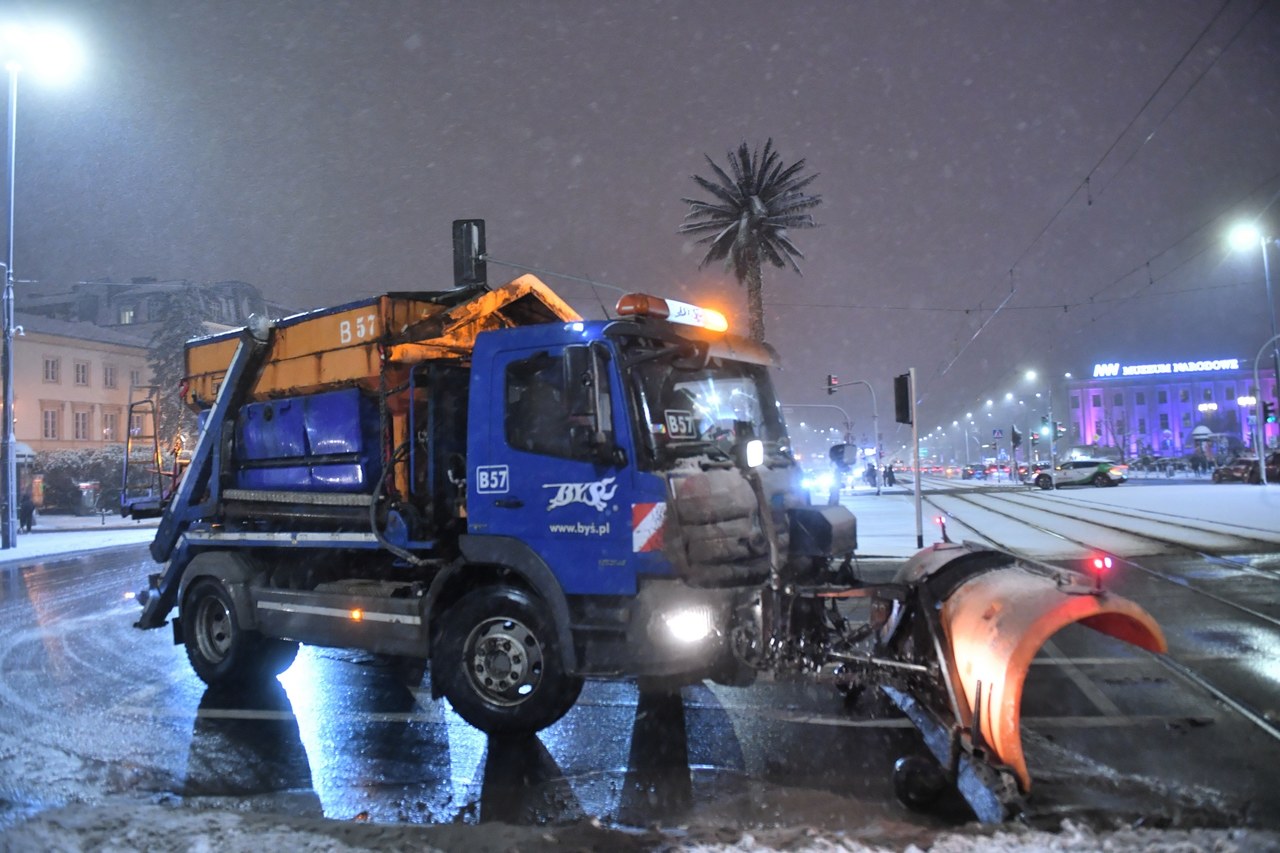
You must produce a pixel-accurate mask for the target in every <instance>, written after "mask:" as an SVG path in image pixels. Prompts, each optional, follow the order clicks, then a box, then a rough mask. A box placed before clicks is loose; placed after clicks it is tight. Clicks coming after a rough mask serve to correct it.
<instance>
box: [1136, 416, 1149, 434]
mask: <svg viewBox="0 0 1280 853" xmlns="http://www.w3.org/2000/svg"><path fill="white" fill-rule="evenodd" d="M1138 433H1139V434H1140V435H1146V434H1147V419H1146V418H1138Z"/></svg>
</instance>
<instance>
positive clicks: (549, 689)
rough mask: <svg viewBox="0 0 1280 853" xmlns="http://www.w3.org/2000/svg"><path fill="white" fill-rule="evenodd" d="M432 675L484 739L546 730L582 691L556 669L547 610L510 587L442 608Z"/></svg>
mask: <svg viewBox="0 0 1280 853" xmlns="http://www.w3.org/2000/svg"><path fill="white" fill-rule="evenodd" d="M431 672H432V677H433V678H434V679H435V681H436V684H437V685H439V688H440V692H441V693H443V694H444V696H445V698H446V699H448V700H449V704H451V705H453V710H455V711H457V712H458V716H460V717H462V719H464V720H466V721H467V722H468V723H470V724H471V725H473V726H475V727H476V728H477V729H480V730H481V731H482V732H485V733H486V734H495V735H496V734H517V733H532V732H536V731H539V730H541V729H544V728H546V727H547V726H549V725H551V724H552V723H554V722H556V720H559V719H560V718H561V717H563V716H564V715H565V714H566V713H568V711H569V709H570V708H571V707H573V703H574V702H576V701H577V699H578V694H579V693H580V692H581V691H582V679H581V678H578V677H576V676H573V675H570V674H569V673H566V672H565V671H564V668H563V666H562V665H561V661H560V648H559V645H558V644H557V642H556V634H555V630H554V625H553V623H552V620H551V618H550V617H549V616H548V615H547V613H546V609H545V608H544V607H543V606H542V604H541V602H539V601H538V599H537V598H535V597H534V596H532V595H530V594H529V593H527V592H525V591H523V590H519V589H515V588H513V587H507V586H494V587H486V588H483V589H477V590H473V591H472V592H469V593H467V594H466V595H464V596H463V597H462V599H461V600H460V601H458V602H457V603H456V604H454V605H452V606H450V607H449V608H448V609H447V610H445V611H444V613H443V614H442V615H441V616H440V633H439V634H438V635H437V638H436V641H435V644H434V647H433V649H432V654H431Z"/></svg>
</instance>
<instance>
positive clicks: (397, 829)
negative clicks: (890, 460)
mask: <svg viewBox="0 0 1280 853" xmlns="http://www.w3.org/2000/svg"><path fill="white" fill-rule="evenodd" d="M942 485H944V484H943V482H941V481H930V482H927V483H926V488H937V487H939V486H942ZM946 485H960V483H946ZM974 485H981V484H980V483H979V484H974ZM1005 488H1006V489H1007V491H1008V493H1009V494H1011V495H1012V494H1026V495H1028V496H1030V495H1031V494H1033V493H1030V492H1028V491H1027V490H1026V488H1025V487H1019V486H1013V485H1008V486H1006V487H1005ZM1051 497H1052V498H1055V499H1059V500H1064V501H1072V500H1074V501H1078V502H1079V504H1080V505H1081V506H1082V507H1095V508H1096V507H1097V506H1101V507H1103V508H1104V509H1105V508H1108V507H1109V508H1112V509H1114V510H1116V511H1125V512H1128V511H1134V510H1142V511H1144V512H1147V513H1152V514H1155V515H1156V516H1160V515H1161V514H1164V515H1169V516H1174V517H1178V518H1188V517H1190V518H1194V519H1200V520H1204V521H1207V522H1210V523H1211V524H1213V525H1223V526H1225V525H1240V526H1244V527H1251V528H1255V529H1261V530H1270V531H1276V533H1277V538H1280V486H1270V487H1258V486H1247V485H1241V484H1222V485H1215V484H1210V483H1188V484H1181V485H1179V486H1177V487H1154V488H1138V487H1129V488H1126V487H1124V486H1121V487H1119V488H1114V489H1091V488H1085V489H1073V490H1063V491H1061V492H1059V493H1055V494H1054V495H1052V496H1051ZM843 503H844V504H845V505H846V506H849V507H850V508H851V509H852V510H853V511H854V512H855V513H856V514H857V516H858V536H859V552H860V553H861V554H864V555H874V556H886V557H906V556H909V555H910V554H912V553H914V552H915V550H916V524H915V507H914V502H913V500H912V498H911V495H910V494H909V493H907V492H904V491H903V490H901V489H899V490H895V491H894V492H885V493H884V494H881V495H879V496H877V495H875V494H874V492H873V491H870V490H861V491H857V492H854V493H852V494H848V493H846V495H845V496H844V497H843ZM933 514H936V511H935V512H934V513H933ZM988 521H989V523H990V524H991V525H993V526H991V527H986V532H988V533H990V534H991V535H993V536H997V535H1007V534H1008V532H1009V529H1011V528H1012V526H1013V523H1012V522H1008V521H1004V522H1000V521H992V520H990V519H988ZM923 522H924V524H923V526H924V543H925V544H926V545H929V544H932V543H933V542H935V541H938V528H937V526H936V525H935V524H934V523H933V522H932V519H931V514H930V510H929V509H928V508H926V509H925V511H924V516H923ZM95 524H98V520H95V519H90V520H87V521H86V520H61V521H60V520H58V519H56V518H51V519H47V520H46V523H45V525H44V528H43V529H42V530H39V531H38V532H36V533H32V534H24V535H22V536H20V537H19V539H18V546H17V548H15V549H11V550H9V551H5V552H0V563H4V562H10V561H13V560H18V559H23V560H25V559H30V558H36V557H46V556H54V555H58V554H69V553H81V552H85V551H90V550H96V549H99V548H104V547H113V546H118V545H127V544H134V543H144V542H149V541H150V540H151V538H152V537H153V536H154V527H153V526H152V527H145V526H126V525H122V524H120V523H119V522H116V523H115V524H114V525H113V526H110V527H108V526H106V525H100V526H94V525H95ZM1196 536H1200V537H1201V538H1207V537H1206V536H1205V535H1203V534H1194V535H1192V536H1190V537H1189V538H1190V539H1193V540H1194V539H1195V537H1196ZM909 834H910V835H911V837H912V839H913V840H910V841H905V842H902V843H898V844H891V845H888V846H886V845H885V844H884V843H877V842H871V841H867V840H866V839H876V838H883V837H886V836H890V837H901V833H900V831H899V832H898V833H894V832H887V831H885V830H884V828H877V827H868V829H867V832H866V833H865V834H863V833H860V836H861V837H860V838H852V837H849V836H848V835H847V834H835V833H817V832H813V831H810V830H805V829H802V828H801V829H796V828H787V829H763V830H740V829H737V828H734V827H722V826H708V827H696V826H694V827H684V828H677V829H666V830H657V829H651V830H644V831H627V830H619V829H609V828H606V827H603V826H600V825H599V824H597V823H595V822H593V821H587V822H582V823H577V824H572V825H566V826H512V825H508V824H498V823H486V824H479V825H469V824H451V825H442V826H421V825H398V824H397V825H390V824H371V823H368V822H365V821H360V820H356V821H337V820H323V819H315V818H303V817H297V816H292V815H283V814H280V815H273V814H261V813H252V812H243V811H229V810H215V809H208V808H200V807H192V806H186V805H171V804H157V803H153V802H139V801H137V800H133V799H127V798H122V797H115V798H112V799H110V800H108V801H107V802H106V803H105V804H97V805H75V804H72V805H68V806H64V807H61V808H57V809H51V810H48V811H44V812H41V813H39V814H37V815H34V816H32V817H31V818H30V819H28V820H27V821H25V822H23V823H20V824H17V825H15V826H11V827H9V828H8V829H6V830H5V831H4V832H3V833H2V834H0V853H10V852H11V851H12V853H45V852H46V851H142V850H145V851H193V852H194V853H204V851H219V853H223V851H227V852H228V853H235V852H236V851H255V853H257V851H264V850H272V851H274V850H290V851H302V853H313V852H314V853H320V851H325V852H326V853H328V852H329V851H332V852H333V853H340V851H359V850H380V851H382V850H415V851H417V850H423V851H426V850H448V851H452V850H465V851H469V853H470V851H476V852H477V853H487V852H488V851H493V853H499V851H512V850H515V851H559V850H607V851H610V853H629V851H650V850H663V851H667V850H673V851H674V850H687V851H699V853H701V851H707V853H711V851H772V850H787V851H815V853H825V852H826V851H848V853H863V851H889V850H893V851H899V850H900V851H933V853H976V851H995V853H1021V851H1060V852H1061V853H1075V851H1093V850H1106V851H1113V853H1127V851H1139V850H1141V851H1157V853H1200V851H1205V853H1208V851H1214V852H1215V853H1230V851H1241V852H1242V853H1246V852H1247V851H1248V852H1250V853H1251V851H1280V833H1274V832H1259V831H1254V830H1240V829H1231V830H1159V829H1144V828H1120V829H1116V830H1114V831H1110V832H1098V831H1094V830H1091V829H1088V828H1085V827H1082V826H1078V825H1074V824H1071V823H1065V824H1064V825H1063V826H1062V827H1061V829H1060V831H1058V832H1056V833H1048V832H1042V831H1035V830H1030V829H1027V828H1025V827H1020V826H1004V827H999V828H997V829H983V828H978V827H965V828H962V829H959V830H957V831H953V832H945V833H937V834H934V833H931V832H930V831H928V830H925V829H923V828H922V829H919V830H918V831H916V832H912V833H909Z"/></svg>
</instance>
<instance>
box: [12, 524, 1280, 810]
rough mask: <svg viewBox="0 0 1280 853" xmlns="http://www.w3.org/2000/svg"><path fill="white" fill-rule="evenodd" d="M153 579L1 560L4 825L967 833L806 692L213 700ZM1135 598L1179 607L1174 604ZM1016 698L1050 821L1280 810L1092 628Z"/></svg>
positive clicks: (278, 689)
mask: <svg viewBox="0 0 1280 853" xmlns="http://www.w3.org/2000/svg"><path fill="white" fill-rule="evenodd" d="M152 568H153V566H152V564H150V562H149V561H148V559H147V557H146V554H145V550H144V549H142V548H135V549H127V550H122V551H117V552H109V553H98V554H94V555H92V556H91V557H86V558H79V559H70V560H61V561H50V562H47V563H43V564H38V565H32V566H26V567H16V566H9V567H0V578H2V583H0V829H2V828H3V827H4V826H5V825H7V824H8V823H11V822H12V821H14V820H16V819H18V818H19V817H20V816H21V815H23V814H26V813H30V812H33V811H37V810H40V809H42V808H46V807H49V806H52V805H58V804H62V803H66V802H69V801H85V802H96V801H100V800H101V799H102V798H104V797H106V796H108V795H111V794H117V793H124V794H129V795H133V796H142V797H146V798H151V799H156V798H160V799H162V800H166V799H181V800H184V801H188V802H195V803H203V804H213V805H225V806H226V807H232V808H237V809H245V808H248V809H253V810H261V811H285V812H288V813H290V814H295V815H309V816H317V817H319V816H326V817H333V818H339V819H369V820H373V821H379V822H408V823H474V822H480V821H503V822H507V823H518V824H533V825H544V824H555V823H563V822H568V821H576V820H582V819H590V820H597V821H600V822H601V823H604V824H607V825H621V826H628V827H648V826H662V827H676V826H682V825H687V824H689V823H691V822H699V823H703V824H709V823H714V824H716V825H725V826H737V827H743V826H756V825H780V826H804V825H808V826H815V827H820V828H823V829H832V830H845V831H847V832H850V833H853V834H855V835H856V834H858V833H865V832H867V831H869V830H868V827H875V826H884V825H886V824H889V823H896V824H898V825H903V824H910V825H916V826H937V825H939V824H940V823H946V822H955V821H962V820H964V819H965V812H964V810H963V807H962V806H961V805H960V804H959V803H958V802H954V801H951V802H948V803H947V804H946V805H945V807H944V809H943V811H942V813H941V814H940V815H930V816H921V815H918V814H913V813H910V812H907V811H906V810H905V809H904V808H902V807H901V806H900V805H899V804H898V803H897V802H896V801H895V799H894V796H893V789H892V782H891V777H890V771H891V768H892V766H893V762H894V760H895V759H897V758H898V757H900V756H902V755H904V754H910V753H916V752H919V751H920V750H921V747H920V746H919V741H918V736H917V735H916V733H915V731H914V729H912V728H911V727H910V725H909V724H907V723H906V722H905V721H904V720H902V719H901V718H898V717H896V716H887V715H886V716H875V715H874V714H871V713H868V710H869V708H868V707H865V706H860V707H858V708H850V707H846V703H845V700H844V698H843V697H841V696H840V695H839V694H838V693H836V692H835V691H834V690H832V689H830V688H827V687H822V686H817V685H802V684H785V683H761V684H757V685H756V686H754V687H751V688H725V687H717V686H698V687H693V688H686V689H685V690H684V691H683V692H682V693H676V694H670V693H657V692H655V693H647V692H646V693H641V692H639V691H638V690H637V688H636V686H635V685H633V684H625V683H623V684H614V683H589V684H588V686H587V688H586V689H585V690H584V692H583V695H582V699H581V701H580V702H579V704H578V705H577V706H575V708H574V709H573V710H572V711H571V712H570V713H569V714H568V715H567V716H566V717H565V718H564V719H563V720H561V721H560V722H559V723H557V724H556V725H555V726H552V727H551V728H549V729H547V730H546V731H544V732H542V733H541V734H540V735H539V736H537V737H524V738H503V739H499V738H487V737H485V736H484V735H483V734H481V733H480V732H479V731H477V730H475V729H473V728H471V727H470V726H469V725H467V724H466V723H464V722H463V721H462V720H461V719H460V718H459V717H457V716H456V715H455V714H454V713H453V712H452V710H451V709H450V708H449V706H448V704H447V703H445V702H443V701H435V700H433V699H432V698H431V696H430V688H429V680H428V681H425V682H421V683H415V682H406V680H405V679H404V677H403V675H402V673H403V670H404V667H402V666H398V665H397V664H396V662H394V661H390V660H387V659H384V658H380V657H377V656H373V655H367V654H364V653H358V652H349V651H337V650H329V649H320V648H313V647H304V648H303V649H302V651H301V653H300V654H299V656H298V659H297V661H296V663H295V664H294V665H293V666H292V667H291V668H290V669H289V670H288V671H287V672H286V673H284V675H282V676H281V677H280V679H279V680H278V681H271V682H269V683H267V684H266V685H265V686H261V687H259V688H256V689H253V690H248V691H246V690H239V691H232V690H227V689H217V690H214V689H205V687H204V685H203V684H202V683H201V682H200V681H199V680H198V679H197V678H196V677H195V675H194V674H193V673H192V671H191V669H190V667H189V666H188V665H187V663H186V660H185V653H184V651H183V649H182V647H180V646H175V645H173V644H172V642H171V635H170V632H169V630H168V629H167V628H166V629H162V630H159V631H152V632H143V631H138V630H136V629H134V628H133V627H132V623H133V621H134V619H136V618H137V607H136V604H135V603H133V602H132V601H129V600H128V599H127V598H126V597H125V593H126V592H127V591H128V590H130V589H132V588H134V587H136V586H137V585H138V583H139V579H140V578H142V577H145V574H146V573H147V572H148V571H150V570H152ZM1129 582H1130V583H1134V584H1138V583H1141V582H1142V579H1141V578H1132V579H1130V581H1129ZM1124 592H1125V594H1128V595H1133V596H1134V597H1135V598H1138V599H1139V600H1142V599H1143V598H1144V596H1145V597H1146V598H1147V600H1149V601H1152V603H1153V606H1156V607H1158V608H1162V609H1163V608H1166V607H1170V606H1176V603H1175V602H1173V601H1172V600H1171V599H1169V598H1168V597H1169V596H1172V595H1175V594H1176V592H1169V591H1167V590H1161V591H1159V593H1158V595H1157V593H1156V592H1155V591H1152V590H1144V589H1142V588H1131V589H1126V590H1124ZM1160 596H1163V597H1164V599H1161V598H1160ZM1168 623H1169V624H1168V625H1167V626H1166V627H1169V628H1172V629H1173V630H1174V631H1175V633H1176V634H1177V636H1178V637H1180V638H1182V639H1184V640H1185V642H1187V643H1193V644H1197V648H1199V649H1200V650H1201V651H1202V652H1204V653H1205V655H1206V656H1208V657H1211V658H1213V659H1214V660H1219V658H1220V659H1221V661H1222V664H1221V665H1222V666H1226V665H1228V664H1234V662H1235V661H1236V659H1237V658H1241V656H1244V657H1247V658H1249V659H1250V660H1252V658H1254V657H1256V654H1254V653H1253V651H1251V650H1250V649H1251V648H1253V647H1254V646H1257V645H1258V643H1266V642H1268V641H1267V639H1266V638H1261V637H1259V638H1257V639H1256V641H1255V642H1254V643H1253V644H1252V646H1251V647H1250V648H1236V647H1234V646H1231V645H1230V644H1224V643H1222V642H1219V641H1216V640H1214V638H1216V637H1222V636H1227V635H1238V633H1239V629H1240V626H1234V625H1232V624H1231V623H1230V622H1229V621H1228V620H1227V619H1226V618H1222V619H1219V620H1217V621H1216V622H1215V623H1214V625H1213V626H1208V625H1205V624H1201V623H1200V622H1199V621H1197V620H1195V619H1191V618H1188V619H1187V624H1185V625H1180V624H1179V623H1178V620H1177V619H1176V618H1171V619H1169V620H1168ZM1249 630H1251V631H1254V632H1255V633H1256V631H1257V628H1256V626H1255V627H1254V628H1251V629H1249ZM1197 631H1198V632H1199V634H1197ZM1197 637H1199V639H1197ZM1274 641H1275V638H1274V637H1271V638H1270V640H1269V643H1270V646H1268V647H1271V646H1274ZM1241 659H1242V660H1243V659H1244V658H1241ZM1251 666H1253V664H1251V663H1248V662H1247V661H1246V662H1245V663H1243V664H1241V665H1240V666H1239V667H1237V669H1244V670H1246V671H1247V670H1248V668H1249V667H1251ZM1268 671H1270V670H1268ZM1025 708H1026V711H1027V715H1028V718H1027V720H1026V729H1027V748H1028V753H1029V755H1030V757H1031V766H1032V773H1033V776H1034V777H1035V778H1036V788H1035V791H1034V796H1033V799H1032V804H1033V813H1035V812H1036V810H1038V811H1039V814H1040V815H1041V816H1043V817H1044V819H1045V820H1046V821H1049V822H1051V823H1054V824H1056V822H1057V821H1058V820H1060V819H1061V817H1062V816H1066V815H1077V816H1088V815H1092V814H1097V813H1102V814H1104V815H1106V816H1109V817H1110V818H1118V819H1124V818H1125V817H1126V816H1129V815H1132V814H1151V813H1153V810H1154V811H1157V812H1158V811H1161V810H1163V811H1166V812H1177V813H1178V814H1180V815H1184V816H1185V817H1184V818H1183V819H1186V820H1195V821H1200V822H1202V823H1206V824H1209V825H1213V824H1214V823H1217V822H1229V821H1231V820H1235V819H1237V818H1238V817H1239V814H1240V813H1241V810H1242V809H1244V808H1245V806H1244V805H1243V803H1245V802H1247V801H1249V800H1253V801H1254V808H1255V810H1257V811H1256V812H1255V814H1256V813H1265V812H1263V810H1264V809H1269V810H1270V813H1272V814H1275V813H1278V812H1280V794H1278V793H1277V789H1278V788H1280V786H1277V785H1275V784H1274V782H1275V781H1276V779H1275V778H1274V777H1275V771H1274V769H1272V770H1266V769H1265V768H1266V767H1271V768H1275V767H1276V766H1277V765H1278V764H1280V762H1277V761H1276V760H1275V759H1276V758H1278V757H1280V749H1278V748H1277V747H1276V745H1275V744H1274V743H1267V742H1266V739H1265V738H1260V737H1259V736H1258V735H1257V734H1256V732H1250V731H1249V730H1248V728H1247V727H1246V726H1242V725H1240V724H1239V721H1237V720H1235V719H1234V718H1233V717H1232V716H1231V715H1230V714H1229V713H1225V712H1224V711H1223V710H1222V709H1221V708H1219V707H1217V706H1215V705H1213V704H1212V703H1210V702H1206V701H1205V699H1204V697H1203V696H1198V695H1196V694H1195V693H1194V692H1193V691H1190V690H1189V689H1188V688H1187V687H1186V685H1182V684H1180V683H1178V682H1177V681H1176V680H1173V679H1171V678H1170V677H1169V675H1168V673H1167V672H1165V671H1164V670H1162V669H1160V668H1159V667H1158V666H1157V665H1155V664H1154V662H1153V661H1151V660H1150V659H1149V658H1147V657H1146V656H1145V655H1143V654H1141V653H1137V652H1134V651H1133V650H1130V649H1128V648H1127V647H1124V646H1121V645H1119V644H1117V643H1115V642H1113V641H1110V640H1107V639H1106V638H1104V637H1101V636H1100V635H1095V634H1094V633H1093V632H1089V631H1086V630H1084V629H1079V630H1072V631H1068V632H1064V633H1063V634H1061V635H1059V636H1057V637H1055V638H1054V641H1053V642H1052V643H1051V644H1050V645H1049V646H1048V647H1046V650H1045V652H1044V654H1043V655H1042V657H1041V658H1040V659H1038V660H1037V665H1036V666H1035V667H1033V673H1032V677H1031V678H1030V680H1029V681H1028V685H1027V695H1026V700H1025ZM1268 774H1270V775H1268ZM1236 783H1238V784H1236ZM1198 786H1199V787H1198ZM1236 789H1238V790H1236ZM1222 791H1231V793H1230V794H1221V793H1220V792H1222ZM1273 806H1277V808H1273Z"/></svg>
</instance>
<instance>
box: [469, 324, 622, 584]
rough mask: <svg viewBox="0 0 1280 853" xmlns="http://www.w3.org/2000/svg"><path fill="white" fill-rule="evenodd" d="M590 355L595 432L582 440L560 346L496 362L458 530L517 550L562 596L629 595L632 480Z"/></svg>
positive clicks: (617, 405)
mask: <svg viewBox="0 0 1280 853" xmlns="http://www.w3.org/2000/svg"><path fill="white" fill-rule="evenodd" d="M596 352H597V353H598V356H597V362H596V364H597V367H598V369H597V370H596V371H594V374H595V375H596V376H597V377H598V380H597V381H598V383H599V387H598V388H597V389H596V393H595V394H594V400H595V401H597V402H598V406H597V408H598V411H597V412H596V413H595V418H594V422H593V426H594V425H598V427H599V429H598V431H596V434H595V436H594V437H592V438H590V439H588V437H587V436H586V435H585V433H584V432H583V431H584V430H587V431H591V428H590V427H588V426H587V425H585V424H584V423H581V421H582V420H583V418H582V417H581V415H580V414H578V415H575V414H574V411H575V408H577V407H575V406H574V405H573V404H572V402H571V398H572V397H574V393H575V389H573V388H571V387H570V385H571V384H572V383H575V382H581V377H573V378H569V377H568V372H567V364H566V362H567V358H566V353H565V347H563V346H559V347H549V348H542V349H534V350H521V351H512V352H507V353H502V354H499V355H498V356H497V357H496V359H495V362H494V366H495V370H494V374H493V379H494V380H495V381H494V385H495V387H496V388H497V389H500V390H499V392H498V393H495V394H493V395H491V399H490V401H489V406H490V410H489V418H488V420H489V440H488V442H487V446H488V453H487V454H486V455H485V458H476V456H477V454H472V461H471V471H470V475H471V488H470V490H469V494H468V498H467V504H468V513H469V519H468V527H469V529H470V530H471V532H472V533H475V534H490V535H500V536H512V537H515V538H517V539H520V540H522V541H523V542H525V543H527V544H528V545H529V546H530V547H532V548H533V550H534V551H536V552H537V553H538V554H539V556H541V557H542V559H543V560H544V561H545V562H546V563H547V565H548V566H549V567H550V568H551V569H552V571H554V572H555V574H556V576H557V577H558V578H559V580H560V583H561V585H562V587H563V588H564V590H565V592H567V593H582V594H599V595H609V594H633V593H634V592H635V588H636V584H635V570H634V568H633V567H632V565H631V560H632V532H631V515H632V502H633V477H634V473H633V468H632V460H631V459H630V458H629V455H628V454H626V453H623V452H621V450H618V449H617V448H621V447H626V446H628V444H629V442H627V441H626V440H625V438H624V435H625V434H626V432H627V428H626V423H625V418H622V417H620V416H619V413H620V412H621V411H622V408H621V405H622V402H621V399H620V394H619V389H618V388H617V387H616V386H617V382H616V381H613V380H612V379H611V366H610V362H609V360H608V358H607V352H606V351H605V350H604V349H603V348H599V347H597V350H596ZM576 390H577V393H578V398H579V399H580V394H581V392H580V389H576ZM475 427H476V425H474V424H473V429H474V428H475ZM478 444H479V442H474V443H473V448H475V447H476V446H477V445H478Z"/></svg>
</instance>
